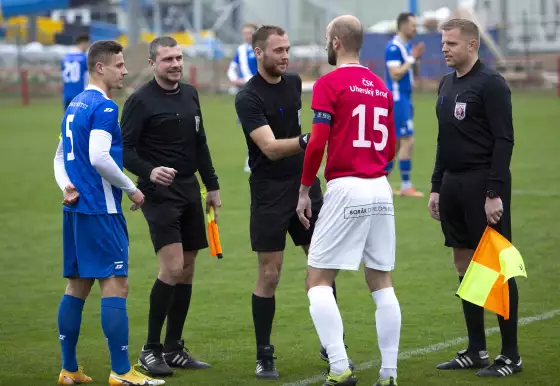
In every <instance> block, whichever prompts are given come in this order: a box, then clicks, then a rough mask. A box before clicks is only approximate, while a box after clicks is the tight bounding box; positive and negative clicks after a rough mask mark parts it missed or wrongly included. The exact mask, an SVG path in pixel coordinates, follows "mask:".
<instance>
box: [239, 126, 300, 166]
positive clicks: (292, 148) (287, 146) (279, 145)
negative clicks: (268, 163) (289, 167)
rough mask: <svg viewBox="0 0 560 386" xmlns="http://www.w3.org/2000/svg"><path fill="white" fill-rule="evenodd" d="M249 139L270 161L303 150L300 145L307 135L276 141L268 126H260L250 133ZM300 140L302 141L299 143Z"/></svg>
mask: <svg viewBox="0 0 560 386" xmlns="http://www.w3.org/2000/svg"><path fill="white" fill-rule="evenodd" d="M250 135H251V139H252V140H253V141H254V142H255V143H256V144H257V146H258V147H259V149H261V151H262V152H263V153H264V154H265V155H266V156H267V157H268V158H269V159H270V160H272V161H277V160H279V159H282V158H286V157H290V156H292V155H295V154H298V153H300V152H302V151H303V150H304V148H302V146H301V143H302V142H305V141H306V138H305V137H306V136H307V137H308V136H309V135H308V134H303V135H302V136H299V137H295V138H288V139H276V137H275V136H274V133H273V132H272V129H271V128H270V126H269V125H264V126H261V127H259V128H257V129H255V130H253V131H252V132H251V134H250ZM300 139H303V141H301V140H300Z"/></svg>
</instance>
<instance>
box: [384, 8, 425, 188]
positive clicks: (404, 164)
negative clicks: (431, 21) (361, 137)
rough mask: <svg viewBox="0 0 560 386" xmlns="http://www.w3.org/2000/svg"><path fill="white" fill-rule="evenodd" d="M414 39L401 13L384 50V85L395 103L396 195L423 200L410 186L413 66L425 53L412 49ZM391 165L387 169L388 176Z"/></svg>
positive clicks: (411, 22)
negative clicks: (399, 178)
mask: <svg viewBox="0 0 560 386" xmlns="http://www.w3.org/2000/svg"><path fill="white" fill-rule="evenodd" d="M415 35H416V18H415V17H414V15H413V14H412V13H409V12H403V13H401V14H399V16H398V17H397V34H396V35H395V37H394V38H393V39H392V40H391V41H390V42H389V43H388V44H387V47H386V49H385V82H386V84H387V88H388V89H389V90H391V92H392V94H393V100H394V103H395V106H394V107H395V110H394V111H395V112H394V116H395V128H396V130H397V155H398V158H399V169H400V172H401V189H400V191H397V192H396V194H398V195H401V196H408V197H423V196H424V194H423V193H421V192H419V191H417V190H416V189H415V188H414V186H413V185H412V181H411V178H410V173H411V170H412V151H413V148H414V125H413V122H412V117H413V115H414V107H413V105H412V89H413V86H414V75H413V66H414V63H416V61H417V60H418V59H419V58H420V57H421V56H422V54H423V53H424V43H419V44H418V45H416V46H414V47H412V44H411V43H410V40H412V38H414V36H415ZM392 169H393V161H391V162H389V164H388V165H387V171H388V172H389V173H390V172H391V171H392Z"/></svg>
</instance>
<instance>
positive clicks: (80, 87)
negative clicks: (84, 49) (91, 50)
mask: <svg viewBox="0 0 560 386" xmlns="http://www.w3.org/2000/svg"><path fill="white" fill-rule="evenodd" d="M60 71H61V74H62V94H63V96H64V99H65V100H72V99H73V98H74V97H75V96H76V95H78V94H79V93H81V92H82V91H84V89H85V88H86V85H87V75H88V70H87V57H86V54H84V53H81V52H79V53H71V54H67V55H64V57H63V58H62V61H61V63H60Z"/></svg>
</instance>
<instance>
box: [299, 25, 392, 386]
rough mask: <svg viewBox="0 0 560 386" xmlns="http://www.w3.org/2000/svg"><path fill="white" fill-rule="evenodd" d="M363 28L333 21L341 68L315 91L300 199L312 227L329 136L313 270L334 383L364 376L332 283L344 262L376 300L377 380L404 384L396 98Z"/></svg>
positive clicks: (330, 41) (330, 46)
mask: <svg viewBox="0 0 560 386" xmlns="http://www.w3.org/2000/svg"><path fill="white" fill-rule="evenodd" d="M363 36H364V32H363V27H362V25H361V23H360V21H359V20H358V19H357V18H356V17H354V16H350V15H346V16H339V17H337V18H335V19H334V20H333V21H332V22H331V23H330V24H329V25H328V27H327V32H326V40H327V52H328V61H329V64H330V65H334V66H336V69H335V70H334V71H331V72H330V73H328V74H326V75H325V76H323V77H321V78H319V79H318V80H317V82H316V83H315V86H314V89H313V99H312V102H311V108H312V109H313V111H314V118H313V126H312V128H311V139H310V141H309V144H308V146H307V149H306V151H305V160H304V166H303V173H302V178H301V187H300V193H299V202H298V205H297V214H298V216H299V219H300V221H301V223H302V224H303V225H304V227H305V228H306V229H308V228H309V227H310V221H309V219H310V218H312V216H313V215H315V213H313V208H312V205H311V200H310V197H309V192H310V190H311V189H312V188H311V186H312V184H313V182H314V180H315V178H316V175H317V172H318V170H319V167H320V166H321V161H322V158H323V154H324V152H325V147H326V146H327V142H328V150H327V153H328V155H329V156H328V158H327V164H326V167H325V179H326V180H327V192H326V194H325V202H324V204H323V207H322V208H321V215H320V216H319V219H318V220H317V223H316V224H315V231H314V233H313V237H312V239H311V245H310V247H309V258H308V270H307V288H308V293H307V295H308V297H309V302H310V307H309V311H310V314H311V318H312V319H313V323H314V325H315V329H316V330H317V334H318V335H319V338H320V340H321V342H322V344H323V346H324V347H325V348H326V349H327V354H328V358H329V365H330V366H329V367H330V368H329V373H328V375H327V380H326V382H325V383H324V385H325V386H331V385H340V386H342V385H344V386H348V385H355V384H356V383H357V380H356V378H355V377H354V374H353V371H352V368H351V365H350V363H349V361H348V356H347V354H346V350H345V347H344V341H343V325H342V317H341V316H340V312H339V310H338V306H337V304H336V300H335V297H334V296H333V292H332V288H331V285H332V283H333V281H334V279H335V277H336V275H337V273H338V271H339V270H351V271H357V270H358V269H359V267H360V264H362V263H363V264H364V271H365V276H366V281H367V284H368V287H369V291H370V293H371V295H372V298H373V301H374V303H375V304H376V306H377V310H376V312H375V324H376V328H377V336H378V343H379V351H380V352H381V370H380V372H379V374H380V379H379V381H378V382H377V383H376V386H396V384H397V383H396V378H397V356H398V351H399V340H400V327H401V310H400V306H399V302H398V300H397V297H396V296H395V291H394V289H393V283H392V278H391V272H392V271H393V269H394V267H395V241H396V240H395V218H394V208H393V195H392V192H391V187H390V185H389V182H388V181H387V171H386V170H385V167H386V165H387V162H389V161H391V160H392V159H393V157H394V156H395V142H396V134H395V125H394V120H393V98H392V95H391V93H390V92H389V90H388V89H387V87H385V84H384V83H383V80H381V79H380V78H379V77H378V76H376V75H375V74H373V73H372V72H371V71H370V70H369V69H367V68H366V67H363V66H361V65H360V64H359V52H360V49H361V47H362V42H363Z"/></svg>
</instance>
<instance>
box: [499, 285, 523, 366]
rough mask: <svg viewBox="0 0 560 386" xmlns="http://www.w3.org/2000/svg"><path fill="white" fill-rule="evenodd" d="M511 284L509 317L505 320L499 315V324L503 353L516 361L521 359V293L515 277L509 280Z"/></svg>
mask: <svg viewBox="0 0 560 386" xmlns="http://www.w3.org/2000/svg"><path fill="white" fill-rule="evenodd" d="M508 286H509V319H508V320H504V318H503V317H501V316H500V315H498V324H499V325H500V332H501V333H502V352H501V354H502V355H505V356H506V357H508V359H510V360H512V361H513V362H514V363H517V362H518V361H519V348H518V346H517V323H518V314H517V309H518V305H519V293H518V291H517V283H516V282H515V279H513V278H511V279H509V280H508Z"/></svg>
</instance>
